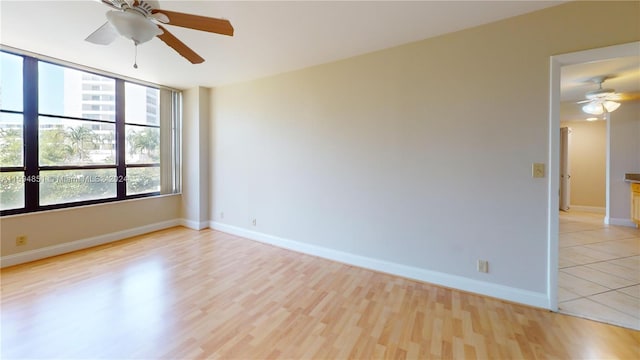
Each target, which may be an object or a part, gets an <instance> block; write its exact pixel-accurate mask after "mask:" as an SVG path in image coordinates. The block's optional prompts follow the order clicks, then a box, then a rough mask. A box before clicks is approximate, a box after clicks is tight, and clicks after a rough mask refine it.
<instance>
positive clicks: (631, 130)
mask: <svg viewBox="0 0 640 360" xmlns="http://www.w3.org/2000/svg"><path fill="white" fill-rule="evenodd" d="M610 116H611V124H610V132H611V150H610V151H611V165H610V179H611V181H610V184H609V199H610V207H611V209H609V219H608V220H609V222H610V223H612V224H618V225H629V226H633V222H631V216H630V212H631V197H630V191H631V189H630V185H629V183H627V182H625V181H624V174H625V173H640V102H634V103H629V102H625V103H623V104H622V105H621V106H620V108H619V109H618V110H616V111H615V112H613V113H611V114H610Z"/></svg>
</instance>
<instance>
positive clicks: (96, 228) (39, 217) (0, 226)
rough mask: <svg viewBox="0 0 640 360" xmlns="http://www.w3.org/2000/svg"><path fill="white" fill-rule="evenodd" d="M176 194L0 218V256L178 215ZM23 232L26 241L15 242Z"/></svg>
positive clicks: (115, 231)
mask: <svg viewBox="0 0 640 360" xmlns="http://www.w3.org/2000/svg"><path fill="white" fill-rule="evenodd" d="M179 203H180V195H164V196H161V197H154V198H146V199H135V200H128V201H123V202H118V203H108V204H99V205H90V206H83V207H77V208H70V209H60V210H52V211H43V212H38V213H31V214H22V215H12V216H3V217H2V218H0V237H1V239H2V256H7V255H13V254H17V253H21V252H25V251H30V250H36V249H42V248H46V247H51V246H58V245H62V244H65V243H70V242H73V241H77V240H85V239H89V238H93V237H98V236H102V235H105V234H111V233H117V232H120V231H125V230H131V229H135V228H147V227H148V226H149V225H152V224H159V223H163V222H167V221H171V220H176V219H178V218H179V217H180V216H179V209H180V208H179ZM19 235H26V236H27V237H28V243H27V245H25V246H20V247H18V246H16V244H15V239H16V237H17V236H19Z"/></svg>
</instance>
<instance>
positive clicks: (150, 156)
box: [127, 128, 160, 162]
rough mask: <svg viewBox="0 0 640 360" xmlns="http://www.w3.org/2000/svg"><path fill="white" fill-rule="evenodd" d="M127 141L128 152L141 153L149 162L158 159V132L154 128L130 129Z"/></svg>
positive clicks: (131, 153) (132, 153)
mask: <svg viewBox="0 0 640 360" xmlns="http://www.w3.org/2000/svg"><path fill="white" fill-rule="evenodd" d="M127 141H128V142H129V154H130V155H134V154H136V153H138V152H139V153H141V154H143V155H144V156H145V158H146V159H145V160H148V161H150V162H158V161H160V151H159V149H160V133H159V131H158V129H156V128H146V129H144V130H141V131H135V130H131V131H130V132H129V134H127Z"/></svg>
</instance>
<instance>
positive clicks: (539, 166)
mask: <svg viewBox="0 0 640 360" xmlns="http://www.w3.org/2000/svg"><path fill="white" fill-rule="evenodd" d="M531 173H532V174H531V175H532V176H533V177H534V178H543V177H544V164H543V163H533V166H532V167H531Z"/></svg>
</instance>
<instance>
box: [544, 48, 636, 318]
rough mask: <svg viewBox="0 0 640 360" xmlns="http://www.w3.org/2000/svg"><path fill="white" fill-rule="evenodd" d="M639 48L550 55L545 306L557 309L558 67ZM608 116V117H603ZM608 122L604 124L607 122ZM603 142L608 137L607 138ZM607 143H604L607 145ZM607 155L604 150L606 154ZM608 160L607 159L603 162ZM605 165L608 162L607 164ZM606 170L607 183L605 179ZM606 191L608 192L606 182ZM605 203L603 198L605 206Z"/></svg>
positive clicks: (596, 59) (591, 50)
mask: <svg viewBox="0 0 640 360" xmlns="http://www.w3.org/2000/svg"><path fill="white" fill-rule="evenodd" d="M639 51H640V41H636V42H632V43H627V44H621V45H613V46H607V47H603V48H597V49H590V50H584V51H578V52H573V53H568V54H561V55H554V56H551V58H550V71H549V72H550V81H549V85H550V89H549V159H548V163H549V180H548V189H547V190H548V199H547V203H548V205H549V208H548V214H547V215H548V226H547V246H548V248H547V259H548V261H547V265H548V268H547V295H548V299H547V300H548V308H549V310H551V311H558V253H559V243H558V238H559V231H560V226H559V211H558V203H559V201H560V198H559V194H558V192H559V190H560V180H559V179H560V132H559V131H558V129H559V128H560V77H561V72H560V70H561V68H562V67H563V66H567V65H573V64H580V63H586V62H593V61H602V60H609V59H613V58H619V57H625V56H636V55H638V53H639ZM607 119H608V117H607ZM607 126H608V125H607ZM607 144H609V141H608V140H607ZM608 146H609V145H607V147H608ZM608 156H609V154H608V151H607V157H608ZM608 163H609V161H608V160H607V164H608ZM607 168H608V166H607ZM608 176H609V174H608V171H607V184H608V183H609V181H608ZM606 191H607V194H608V192H609V189H608V185H607V190H606ZM608 207H609V204H608V199H607V208H608Z"/></svg>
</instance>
